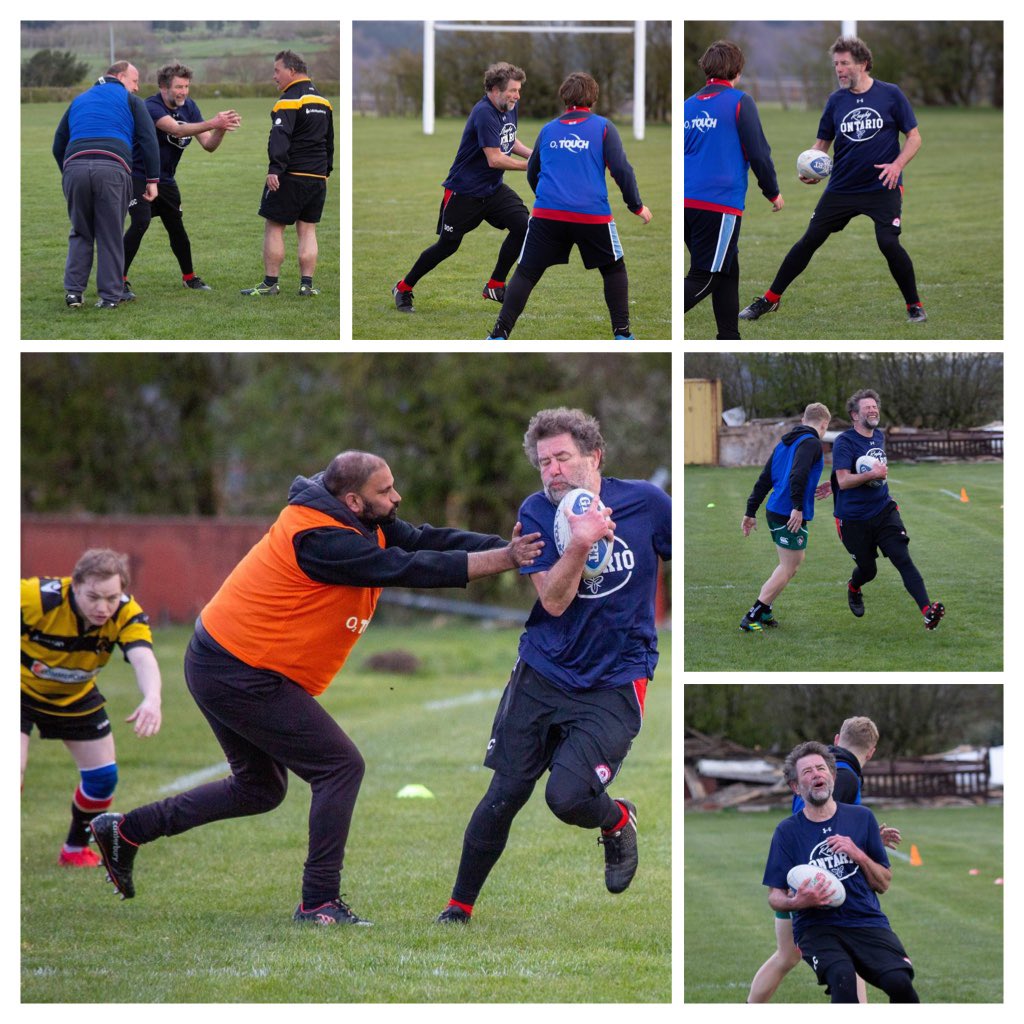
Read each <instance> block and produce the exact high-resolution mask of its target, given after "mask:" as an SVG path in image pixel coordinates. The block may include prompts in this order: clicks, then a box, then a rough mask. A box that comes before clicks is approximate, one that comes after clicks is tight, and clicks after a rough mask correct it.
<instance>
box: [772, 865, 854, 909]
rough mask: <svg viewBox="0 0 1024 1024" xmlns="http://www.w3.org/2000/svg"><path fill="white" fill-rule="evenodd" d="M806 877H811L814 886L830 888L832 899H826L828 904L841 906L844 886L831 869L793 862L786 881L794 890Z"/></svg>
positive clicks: (844, 895)
mask: <svg viewBox="0 0 1024 1024" xmlns="http://www.w3.org/2000/svg"><path fill="white" fill-rule="evenodd" d="M807 879H811V881H812V882H813V883H814V885H816V886H820V887H822V888H824V889H828V888H831V889H832V899H830V900H829V901H828V904H827V905H828V906H830V907H841V906H842V905H843V901H844V900H845V899H846V886H844V885H843V883H842V882H840V881H839V879H838V878H836V876H835V875H833V874H832V872H831V871H826V870H825V869H824V868H819V867H815V865H813V864H794V865H793V867H791V868H790V869H789V874H788V875H786V882H787V883H788V885H789V887H790V889H792V890H793V891H794V892H796V890H797V889H799V888H800V886H801V885H803V883H804V882H805V881H807Z"/></svg>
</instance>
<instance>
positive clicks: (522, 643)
mask: <svg viewBox="0 0 1024 1024" xmlns="http://www.w3.org/2000/svg"><path fill="white" fill-rule="evenodd" d="M601 501H602V502H604V504H605V505H606V506H608V507H609V508H610V509H611V510H612V519H613V520H614V521H615V543H614V546H613V553H612V559H611V562H610V563H609V565H608V568H607V569H606V570H605V571H604V573H602V574H601V575H600V576H598V577H597V578H595V579H592V580H588V579H582V580H580V585H579V589H578V591H577V593H576V597H575V598H574V599H573V601H572V603H571V604H570V605H569V607H568V608H566V610H565V611H564V612H563V613H562V614H561V615H558V616H555V615H549V614H548V612H546V611H545V610H544V608H543V606H542V605H541V603H540V601H537V602H536V603H535V604H534V606H533V610H532V611H531V612H530V617H529V618H528V619H527V621H526V631H525V632H524V633H523V635H522V637H521V638H520V640H519V656H520V657H521V658H522V659H523V661H525V662H526V663H527V664H528V665H529V666H530V667H531V668H533V669H535V670H536V671H537V672H539V673H540V674H541V675H542V676H544V678H545V679H548V680H550V681H551V682H553V683H555V684H556V685H557V686H560V687H562V688H563V689H566V690H602V689H608V688H610V687H613V686H623V685H625V684H627V683H631V682H633V681H634V680H636V679H650V678H651V677H652V676H653V675H654V668H655V666H656V665H657V664H658V633H657V630H656V629H655V626H654V593H655V588H656V586H657V581H658V559H659V558H662V559H664V560H665V561H668V560H670V559H671V558H672V499H671V498H669V496H668V495H667V494H666V493H665V492H664V491H663V490H662V489H661V488H660V487H656V486H655V485H654V484H650V483H647V482H646V481H644V480H617V479H615V478H614V477H604V478H603V479H602V481H601ZM519 521H520V522H521V523H522V524H523V533H533V532H535V531H538V532H539V533H540V534H541V535H542V537H543V540H544V550H543V552H542V553H541V555H540V557H539V558H538V559H537V560H536V561H535V562H534V564H533V565H529V566H524V567H523V568H521V569H520V570H519V572H520V573H521V574H522V575H524V576H527V575H530V574H531V573H535V572H547V571H548V570H550V569H551V568H552V566H554V564H555V562H557V561H558V558H559V555H558V549H557V548H556V547H555V531H554V524H555V506H554V505H552V504H551V501H550V499H549V498H548V496H547V495H546V494H545V493H544V492H543V491H538V492H537V493H536V494H531V495H530V497H528V498H527V499H526V500H525V501H524V502H523V504H522V506H521V507H520V509H519Z"/></svg>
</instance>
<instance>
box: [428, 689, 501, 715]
mask: <svg viewBox="0 0 1024 1024" xmlns="http://www.w3.org/2000/svg"><path fill="white" fill-rule="evenodd" d="M503 692H504V691H502V690H474V691H473V692H472V693H466V694H463V695H462V696H461V697H448V698H446V699H445V700H429V701H427V703H426V704H424V705H423V709H424V710H425V711H446V710H447V709H448V708H461V707H464V706H465V705H467V704H482V703H483V702H484V701H492V700H497V699H498V698H499V697H500V696H501V695H502V693H503Z"/></svg>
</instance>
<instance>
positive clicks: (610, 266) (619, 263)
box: [601, 256, 626, 277]
mask: <svg viewBox="0 0 1024 1024" xmlns="http://www.w3.org/2000/svg"><path fill="white" fill-rule="evenodd" d="M624 273H626V260H625V259H624V258H623V257H622V256H620V257H619V258H618V259H617V260H616V261H615V262H614V263H606V264H605V265H604V266H603V267H601V276H602V277H614V276H615V275H616V274H624Z"/></svg>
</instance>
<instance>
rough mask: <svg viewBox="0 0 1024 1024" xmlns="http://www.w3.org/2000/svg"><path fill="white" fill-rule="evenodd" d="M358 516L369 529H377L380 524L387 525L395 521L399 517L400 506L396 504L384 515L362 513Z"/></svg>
mask: <svg viewBox="0 0 1024 1024" xmlns="http://www.w3.org/2000/svg"><path fill="white" fill-rule="evenodd" d="M357 518H358V520H359V522H361V523H362V524H363V526H365V527H366V528H367V529H370V530H376V529H377V527H378V526H387V525H388V523H393V522H394V521H395V520H396V519H397V518H398V507H397V506H396V507H395V508H393V509H392V510H391V511H390V512H388V513H387V514H386V515H383V516H370V515H361V516H357Z"/></svg>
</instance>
